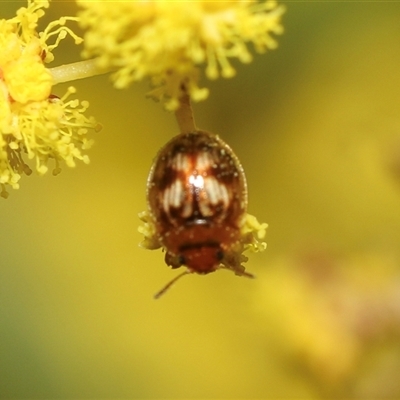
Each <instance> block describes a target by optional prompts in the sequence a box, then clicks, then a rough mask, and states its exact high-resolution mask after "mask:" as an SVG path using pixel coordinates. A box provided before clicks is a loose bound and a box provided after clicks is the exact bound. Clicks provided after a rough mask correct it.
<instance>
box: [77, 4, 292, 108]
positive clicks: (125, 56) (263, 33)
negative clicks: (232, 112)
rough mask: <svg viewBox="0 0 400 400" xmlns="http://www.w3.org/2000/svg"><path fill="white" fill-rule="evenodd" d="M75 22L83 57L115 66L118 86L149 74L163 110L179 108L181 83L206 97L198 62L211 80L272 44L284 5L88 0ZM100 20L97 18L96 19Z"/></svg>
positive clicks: (192, 93)
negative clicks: (79, 27) (235, 61)
mask: <svg viewBox="0 0 400 400" xmlns="http://www.w3.org/2000/svg"><path fill="white" fill-rule="evenodd" d="M78 4H79V5H81V6H82V7H83V8H84V10H83V11H82V12H81V13H80V23H81V25H82V27H83V28H85V29H87V32H86V34H85V52H84V55H85V56H86V57H93V56H96V57H98V58H97V63H98V66H99V68H105V69H106V68H109V69H115V72H114V75H113V77H114V80H115V86H116V87H118V88H124V87H127V86H128V85H129V84H130V83H131V82H133V81H139V80H141V79H143V78H145V77H149V78H150V79H151V80H152V83H153V84H154V85H155V86H157V88H156V89H155V90H154V91H153V92H151V95H152V96H153V97H155V98H157V99H159V100H162V101H164V102H165V105H166V107H167V109H171V110H175V109H177V108H178V107H179V97H180V96H181V94H182V87H183V86H184V88H185V90H187V91H188V92H189V94H190V97H191V99H192V100H195V101H198V100H202V99H204V98H206V97H207V95H208V90H207V89H200V88H199V86H198V83H199V76H200V70H199V68H200V66H202V65H204V66H205V74H206V76H207V77H208V78H209V79H215V78H217V77H219V76H220V75H221V76H223V77H232V76H233V75H234V74H235V69H234V68H233V66H232V64H231V62H230V60H231V59H238V60H239V61H241V62H244V63H248V62H250V61H251V59H252V55H251V53H250V51H249V49H248V43H252V44H253V45H254V48H255V50H256V51H257V52H264V51H266V50H267V49H273V48H275V47H276V42H275V40H274V38H273V37H272V34H280V33H281V32H282V31H283V28H282V26H281V25H280V19H281V15H282V14H283V12H284V8H283V7H282V6H277V5H276V2H275V1H273V0H269V1H263V2H257V1H252V0H250V1H249V0H228V1H206V0H204V1H185V2H182V1H176V2H174V1H165V0H155V1H129V2H127V1H121V0H120V1H113V2H100V1H87V0H86V1H85V0H78ZM99 21H101V23H100V22H99Z"/></svg>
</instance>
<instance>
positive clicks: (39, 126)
mask: <svg viewBox="0 0 400 400" xmlns="http://www.w3.org/2000/svg"><path fill="white" fill-rule="evenodd" d="M48 6H49V2H48V1H43V0H40V1H39V0H28V5H27V7H22V8H20V9H19V10H18V11H17V13H16V16H15V17H13V18H11V19H8V20H6V19H1V20H0V185H1V196H2V197H7V195H8V193H7V190H6V185H9V186H11V187H12V188H14V189H17V188H18V187H19V183H18V182H19V180H20V177H21V174H22V173H25V174H30V173H31V169H30V167H29V166H28V165H27V164H26V163H25V161H24V159H23V155H24V154H25V153H26V154H27V156H28V159H35V162H36V171H37V172H38V173H39V174H44V173H45V172H46V171H47V169H48V167H47V162H48V159H49V158H51V159H54V160H55V169H54V171H53V173H54V174H57V173H59V172H60V167H59V161H60V160H64V161H65V162H66V164H67V165H68V166H70V167H72V166H74V165H75V160H76V159H79V160H82V161H83V162H85V163H87V162H88V161H89V159H88V157H87V156H86V155H83V154H82V152H81V151H82V150H85V149H87V148H88V147H89V146H90V143H91V141H90V140H88V139H87V138H86V134H87V130H88V128H95V127H96V126H97V124H96V122H95V121H94V119H92V118H88V117H85V116H84V114H83V113H84V112H85V111H86V109H87V108H88V103H87V102H85V101H82V102H80V101H79V100H71V99H70V95H71V94H72V93H75V89H74V88H69V89H68V90H67V92H66V94H65V95H64V96H62V97H61V98H59V97H58V96H55V95H52V94H51V90H52V86H53V84H54V80H53V77H52V74H51V72H50V71H49V70H48V69H46V67H45V65H44V64H45V63H47V62H50V61H52V60H53V59H54V56H53V53H52V51H53V50H54V48H55V47H57V46H58V44H59V42H60V41H61V40H62V39H63V38H65V37H66V36H67V35H68V34H69V35H70V36H71V37H72V38H73V39H74V40H75V43H80V42H81V41H82V39H81V38H79V37H78V36H76V35H75V34H74V33H73V32H72V31H71V30H70V29H69V28H68V27H66V26H64V25H65V23H66V22H67V21H68V20H76V18H72V17H62V18H60V19H59V20H57V21H53V22H51V23H50V24H49V25H48V26H47V27H46V28H45V29H44V31H43V32H40V33H38V32H37V26H38V20H39V19H40V18H41V17H42V16H43V15H44V9H45V8H47V7H48ZM50 39H54V40H53V42H52V43H49V41H50Z"/></svg>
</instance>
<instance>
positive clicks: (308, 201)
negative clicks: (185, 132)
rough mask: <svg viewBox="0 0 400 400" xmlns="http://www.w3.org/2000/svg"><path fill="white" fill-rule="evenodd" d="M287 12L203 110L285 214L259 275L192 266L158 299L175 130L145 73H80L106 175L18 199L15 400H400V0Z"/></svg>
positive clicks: (199, 116) (7, 236) (4, 326)
mask: <svg viewBox="0 0 400 400" xmlns="http://www.w3.org/2000/svg"><path fill="white" fill-rule="evenodd" d="M21 4H22V3H21V2H2V3H1V6H0V7H1V15H0V17H3V18H4V17H10V16H12V15H13V13H14V12H15V10H16V9H17V8H18V6H21ZM286 6H287V13H286V14H285V16H284V19H283V23H284V26H285V33H284V35H282V36H280V37H278V42H279V48H278V49H277V50H275V51H272V52H270V53H268V54H266V55H263V56H256V57H255V59H254V62H253V63H252V64H250V65H246V66H243V65H238V66H237V67H238V68H237V69H238V73H237V76H236V77H235V78H234V79H231V80H218V81H216V82H212V83H210V82H203V84H204V85H207V86H208V87H210V89H211V94H210V97H209V99H208V100H207V101H205V102H203V103H199V104H195V105H194V111H195V116H196V121H197V124H198V126H199V127H200V128H202V129H205V130H209V131H212V132H215V133H218V134H219V135H220V136H221V137H222V138H223V139H224V140H225V141H227V142H228V143H229V144H230V145H231V147H232V148H233V149H234V150H235V152H236V154H237V155H238V157H239V159H240V160H241V162H242V164H243V166H244V169H245V171H246V174H247V179H248V185H249V197H250V198H249V212H250V213H251V214H254V215H256V216H257V217H258V218H259V220H260V221H265V222H268V223H269V229H268V235H267V242H268V249H267V251H266V252H265V253H262V254H254V255H252V254H251V255H250V260H249V262H248V263H247V269H248V270H249V271H251V272H252V273H254V274H255V275H257V279H256V280H248V279H242V278H238V277H236V276H234V275H233V274H231V273H228V272H225V271H220V272H218V273H215V274H211V275H208V276H194V275H193V276H189V277H185V278H184V279H182V281H181V282H179V284H177V285H176V286H175V287H173V288H172V289H171V290H170V291H169V292H168V293H167V294H166V295H165V296H164V297H163V298H161V299H160V300H158V301H155V300H153V294H154V293H155V292H156V291H157V290H158V289H160V288H161V287H162V286H163V285H164V284H165V283H166V282H167V281H169V280H170V279H171V278H172V277H173V276H175V275H176V271H172V270H170V269H169V268H167V267H166V265H165V264H164V261H163V254H162V253H161V251H146V250H143V249H141V248H139V247H138V243H139V242H140V240H141V237H140V235H139V234H138V233H137V226H138V224H139V220H138V217H137V214H138V213H139V212H140V211H142V210H144V209H145V206H146V204H145V189H146V179H147V174H148V171H149V168H150V166H151V163H152V159H153V157H154V156H155V154H156V152H157V151H158V149H159V148H160V147H161V146H163V145H164V143H166V141H167V140H169V139H170V138H171V137H172V136H173V135H175V134H177V133H178V131H177V125H176V123H175V120H174V117H173V115H171V114H169V113H167V112H165V111H164V110H163V109H162V107H161V105H160V104H157V103H154V102H152V101H151V100H147V99H145V93H146V92H147V90H148V85H147V83H146V82H145V83H141V84H135V85H133V86H132V87H131V88H130V89H129V90H123V91H117V90H114V89H113V88H112V85H111V83H110V81H109V78H108V77H107V76H103V77H97V78H93V79H89V80H86V81H78V82H75V83H73V84H74V86H76V87H77V89H78V93H77V96H78V97H79V98H80V99H87V100H89V101H90V104H91V106H90V109H89V114H90V115H94V116H96V118H97V119H98V120H99V121H100V122H101V123H102V124H103V130H102V131H101V132H100V133H98V134H95V140H96V143H95V146H94V147H93V149H92V150H91V151H90V152H89V155H90V157H91V164H90V165H89V166H85V165H83V164H81V165H79V166H78V167H77V168H76V169H74V170H68V169H67V168H63V172H62V174H61V175H59V176H58V177H57V178H55V177H53V176H51V174H49V175H48V176H44V177H38V176H35V175H34V174H33V175H32V176H31V177H23V179H22V180H21V189H20V190H18V191H11V193H10V197H9V198H8V199H7V200H2V201H1V204H0V207H1V208H0V213H1V221H2V228H1V233H0V243H1V259H0V260H1V261H0V264H1V265H0V398H135V399H146V398H147V399H157V398H160V399H161V398H171V399H192V398H193V399H233V398H238V399H239V398H240V399H275V398H281V399H293V398H297V399H322V398H343V399H344V398H346V399H348V398H363V399H366V398H392V399H394V398H400V381H399V379H398V375H399V370H400V340H399V339H400V274H399V272H400V264H399V260H400V254H399V253H400V251H399V250H400V246H399V243H400V116H399V110H400V73H399V70H400V68H399V66H400V3H398V2H352V1H348V2H329V1H322V2H320V1H319V2H300V1H299V2H293V1H292V2H286ZM75 10H76V8H75V4H74V3H71V2H62V1H55V2H53V4H52V6H51V8H50V10H49V12H48V16H47V17H46V18H48V19H49V20H50V19H54V18H56V17H58V16H60V15H63V14H69V15H72V14H73V13H75ZM71 42H72V41H71V40H70V39H67V40H65V42H64V44H63V45H61V46H60V47H59V51H58V52H57V53H56V56H57V58H56V62H55V64H54V65H59V64H62V63H68V62H71V61H75V60H77V59H78V57H79V51H80V50H79V49H76V48H74V46H73V45H72V43H71ZM66 87H67V86H66V85H59V86H57V87H55V88H54V93H55V94H58V95H62V94H63V93H64V92H65V89H66Z"/></svg>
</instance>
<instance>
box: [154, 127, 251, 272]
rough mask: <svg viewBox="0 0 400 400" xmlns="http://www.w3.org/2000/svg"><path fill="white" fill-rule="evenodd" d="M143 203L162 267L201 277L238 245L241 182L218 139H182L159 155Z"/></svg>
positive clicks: (199, 134)
mask: <svg viewBox="0 0 400 400" xmlns="http://www.w3.org/2000/svg"><path fill="white" fill-rule="evenodd" d="M147 201H148V206H149V209H150V213H151V217H152V220H153V223H154V225H155V228H156V234H157V237H158V240H159V242H160V243H161V244H162V246H163V247H164V248H165V250H166V256H165V261H166V263H167V265H170V266H172V268H178V267H180V266H182V265H185V266H187V267H188V269H189V272H196V273H199V274H207V273H210V272H213V271H215V270H216V269H217V268H218V267H219V265H220V263H221V261H222V260H223V259H224V257H225V255H226V253H227V252H229V250H230V249H231V248H232V247H233V246H234V245H235V244H237V243H238V241H239V239H240V227H241V225H242V224H243V219H244V217H245V214H246V209H247V185H246V178H245V175H244V172H243V168H242V166H241V164H240V162H239V160H238V158H237V157H236V156H235V154H234V153H233V151H232V150H231V148H230V147H229V146H228V145H227V144H226V143H225V142H224V141H222V140H221V139H220V138H219V137H218V136H216V135H214V134H211V133H208V132H204V131H200V130H198V131H195V132H191V133H184V134H180V135H178V136H176V137H174V138H173V139H172V140H170V141H169V142H168V143H167V144H166V145H165V146H164V147H163V148H162V149H161V150H160V151H159V153H158V155H157V157H156V159H155V161H154V164H153V166H152V168H151V171H150V174H149V178H148V183H147ZM232 269H234V268H232ZM235 272H236V273H238V274H239V275H240V274H241V273H240V272H241V271H239V270H235ZM243 275H246V273H244V272H243ZM247 275H250V274H247Z"/></svg>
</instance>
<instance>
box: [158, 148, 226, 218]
mask: <svg viewBox="0 0 400 400" xmlns="http://www.w3.org/2000/svg"><path fill="white" fill-rule="evenodd" d="M221 154H223V155H224V154H225V151H222V150H221ZM190 166H191V159H190V156H188V155H185V154H183V153H178V154H176V156H175V157H174V159H173V160H172V162H171V164H170V168H172V169H174V170H175V171H177V172H180V174H178V178H177V179H176V180H175V181H174V182H172V183H171V185H170V186H169V187H167V188H166V189H165V191H164V195H163V203H162V204H163V207H164V211H165V212H167V213H168V214H170V213H171V208H176V209H177V208H181V210H180V215H181V216H182V218H189V217H190V216H191V215H193V212H194V202H195V201H197V202H198V207H199V211H200V213H201V215H202V216H203V217H212V216H213V214H214V212H215V208H214V207H215V206H216V205H218V204H222V206H223V208H224V209H225V210H227V209H228V207H229V204H230V200H231V198H230V197H231V195H232V194H231V193H230V192H229V190H228V188H227V187H226V185H225V184H223V183H222V182H220V181H219V180H218V178H217V177H215V176H213V175H208V174H211V173H212V167H214V168H215V167H216V164H215V161H214V160H213V159H212V157H211V155H210V153H208V152H201V153H200V154H198V155H197V156H196V159H195V163H194V165H193V167H192V168H193V173H192V174H191V175H189V176H188V175H187V172H189V171H188V170H189V168H190ZM182 176H184V177H186V178H187V181H186V182H183V181H182V179H181V177H182Z"/></svg>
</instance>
